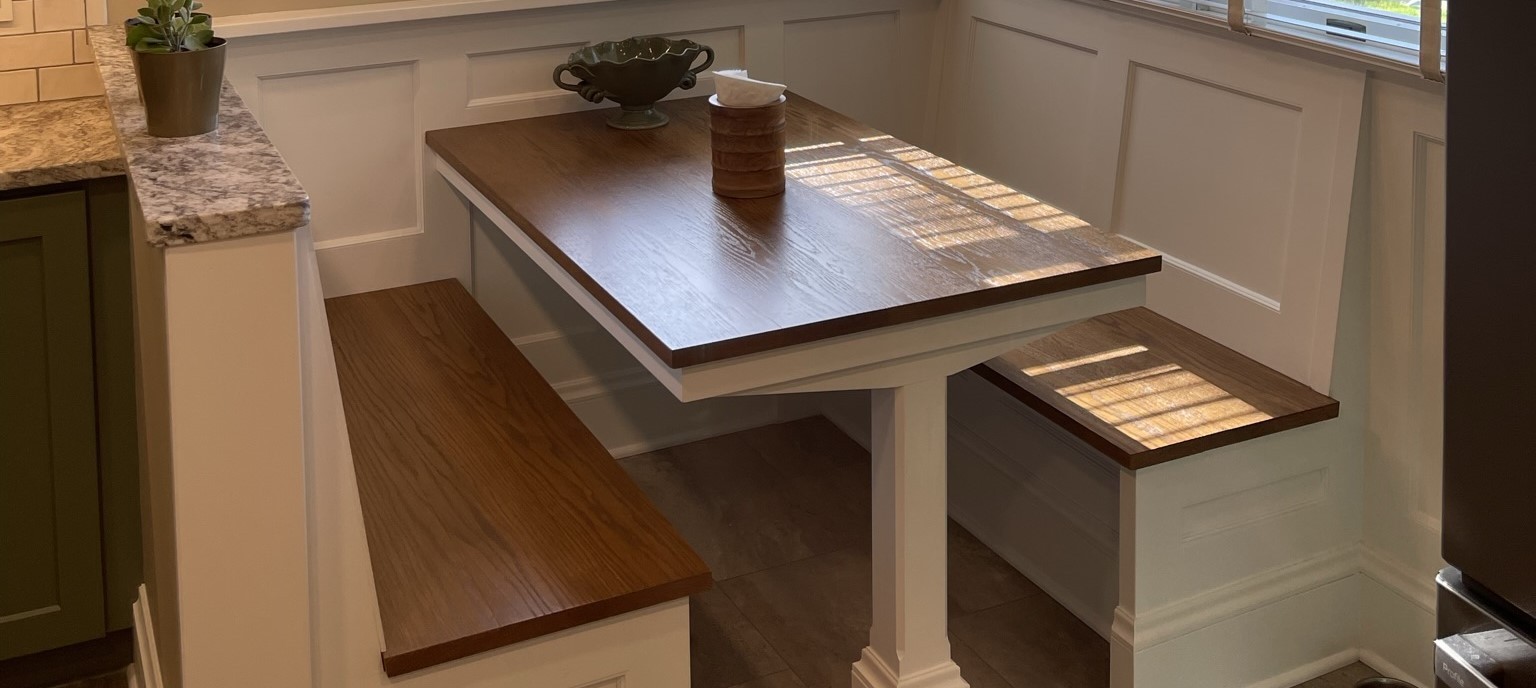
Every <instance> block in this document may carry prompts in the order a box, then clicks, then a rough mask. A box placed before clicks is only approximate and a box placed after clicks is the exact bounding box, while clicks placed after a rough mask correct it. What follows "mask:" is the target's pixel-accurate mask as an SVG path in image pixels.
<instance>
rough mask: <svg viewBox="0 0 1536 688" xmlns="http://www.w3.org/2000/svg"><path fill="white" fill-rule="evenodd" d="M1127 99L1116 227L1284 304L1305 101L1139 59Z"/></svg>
mask: <svg viewBox="0 0 1536 688" xmlns="http://www.w3.org/2000/svg"><path fill="white" fill-rule="evenodd" d="M1127 101H1128V102H1127V106H1126V119H1125V123H1124V133H1123V140H1124V144H1123V146H1124V153H1123V154H1122V156H1121V167H1120V175H1121V182H1120V188H1119V198H1118V202H1117V204H1116V207H1117V210H1118V212H1117V213H1116V215H1115V226H1114V228H1113V229H1114V230H1115V231H1116V232H1118V233H1120V234H1124V235H1126V236H1128V237H1130V238H1132V239H1135V240H1137V241H1139V242H1141V243H1144V244H1147V245H1149V246H1153V247H1155V248H1157V249H1158V250H1160V251H1163V252H1164V253H1165V254H1167V255H1168V256H1170V257H1171V258H1177V259H1178V261H1179V262H1182V263H1189V264H1193V265H1194V266H1198V268H1200V269H1203V271H1204V272H1207V273H1210V274H1213V275H1215V276H1217V277H1219V278H1220V279H1221V283H1226V284H1231V285H1235V286H1236V287H1237V288H1238V289H1239V292H1238V293H1239V295H1240V296H1245V297H1249V298H1257V299H1261V300H1262V301H1261V302H1262V303H1264V304H1265V305H1269V306H1270V307H1271V308H1276V307H1278V306H1279V300H1280V297H1281V288H1282V285H1283V283H1284V280H1285V258H1286V255H1285V249H1286V244H1287V243H1288V241H1289V239H1290V231H1291V218H1292V215H1293V213H1292V212H1291V204H1292V202H1293V200H1294V190H1293V189H1294V184H1293V181H1294V180H1295V178H1296V173H1297V170H1296V163H1297V150H1296V148H1297V146H1298V144H1299V142H1300V133H1301V132H1300V125H1301V109H1300V108H1298V107H1296V106H1293V105H1289V104H1286V103H1281V102H1278V101H1274V100H1271V99H1269V98H1266V97H1264V96H1261V95H1256V94H1253V93H1247V92H1244V91H1239V90H1237V89H1233V88H1227V87H1224V86H1221V85H1219V84H1213V83H1209V82H1205V81H1201V80H1198V79H1192V78H1189V77H1187V76H1185V75H1181V74H1173V73H1170V72H1165V71H1163V70H1160V69H1156V68H1153V67H1148V66H1145V65H1139V64H1133V65H1131V78H1130V86H1129V95H1128V96H1127ZM1170 262H1173V261H1172V260H1170ZM1171 267H1173V268H1174V269H1175V270H1179V271H1182V268H1180V267H1179V266H1178V264H1177V263H1175V264H1174V265H1172V266H1171ZM1180 278H1182V276H1178V275H1170V276H1169V277H1168V279H1180ZM1194 278H1195V279H1202V277H1194ZM1152 298H1153V299H1154V300H1155V299H1156V297H1155V296H1153V297H1152Z"/></svg>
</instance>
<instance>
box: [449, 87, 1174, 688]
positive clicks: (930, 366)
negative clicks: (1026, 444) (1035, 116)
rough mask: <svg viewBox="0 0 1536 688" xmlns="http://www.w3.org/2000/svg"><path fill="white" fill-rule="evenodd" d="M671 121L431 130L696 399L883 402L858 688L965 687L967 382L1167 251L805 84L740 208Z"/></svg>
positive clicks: (876, 433) (590, 298)
mask: <svg viewBox="0 0 1536 688" xmlns="http://www.w3.org/2000/svg"><path fill="white" fill-rule="evenodd" d="M661 107H662V109H664V110H665V111H666V112H667V113H668V114H669V115H670V116H671V123H670V124H669V125H667V126H665V127H662V128H659V129H652V130H648V131H619V130H615V129H609V128H607V127H605V126H604V124H603V122H604V119H605V117H606V113H605V112H603V111H595V110H594V111H584V112H576V113H571V114H562V115H554V116H549V117H539V118H534V119H524V120H515V121H507V122H497V123H493V124H484V125H477V126H469V127H461V128H456V129H446V130H439V131H432V132H429V133H428V134H427V138H426V140H427V146H428V155H429V157H430V160H429V163H430V165H431V166H432V167H433V168H434V169H435V170H436V171H437V172H438V173H439V174H441V175H442V177H443V179H444V180H446V182H447V183H448V184H449V185H451V187H452V188H453V189H454V190H456V191H457V194H458V195H459V196H460V199H459V202H464V203H467V204H469V205H470V206H473V207H474V208H475V209H478V210H479V211H480V212H481V213H482V214H483V215H484V216H485V217H486V218H488V219H489V220H490V222H491V224H493V225H494V226H495V227H496V228H497V229H498V230H500V231H501V232H504V233H505V234H506V235H507V237H509V238H510V239H511V241H512V242H513V243H514V244H515V245H516V246H517V247H518V248H519V249H520V250H522V251H523V252H525V253H526V254H527V256H528V257H529V258H530V259H531V260H532V262H533V263H534V264H536V265H537V266H538V267H539V268H540V269H541V270H543V271H544V272H545V273H547V274H548V276H549V277H550V278H551V279H553V280H554V282H556V283H557V284H558V285H559V286H560V287H561V288H562V289H563V290H564V291H565V292H566V293H567V294H569V295H570V296H571V297H572V298H573V299H575V301H576V302H577V303H578V304H580V305H581V307H582V308H584V309H585V310H586V311H587V312H588V313H589V314H590V315H591V316H592V317H593V318H595V319H596V320H597V322H599V323H600V324H601V325H602V326H603V328H605V329H606V330H607V332H608V333H609V334H611V335H612V336H613V337H614V338H615V339H617V340H618V341H619V342H620V343H621V344H623V346H624V347H625V348H626V349H627V350H628V351H629V352H630V353H631V354H633V355H634V356H635V358H636V359H637V360H638V361H639V362H640V363H641V364H642V365H643V366H644V367H645V368H646V369H647V370H648V371H650V373H651V374H652V375H654V376H655V377H656V379H657V380H659V381H660V382H661V383H662V384H663V385H665V386H666V388H667V389H669V390H671V392H672V393H673V394H674V395H676V397H677V398H678V399H680V400H682V401H685V402H687V401H694V400H699V399H707V398H711V397H720V396H730V395H749V394H752V395H756V394H788V393H804V392H822V391H833V390H870V391H871V394H870V399H871V401H870V405H871V408H870V411H871V414H872V421H873V423H872V428H873V434H872V437H871V453H872V455H873V456H872V467H871V480H870V486H871V490H872V496H873V500H872V505H873V516H872V524H871V533H872V553H873V557H872V569H873V570H872V576H873V618H872V619H871V626H870V633H869V645H868V646H867V647H866V648H865V649H864V651H863V653H862V655H861V656H860V657H859V658H858V660H857V661H856V662H855V663H854V665H853V681H852V685H854V686H856V687H857V686H863V687H866V688H897V687H898V686H923V687H924V688H957V687H960V686H965V685H967V684H966V682H965V680H964V679H963V678H961V676H960V670H959V667H957V666H956V665H955V663H954V662H953V660H951V658H950V646H949V639H948V631H947V624H946V619H947V610H946V599H947V590H946V574H947V572H946V567H947V560H946V556H945V550H946V546H947V542H946V537H947V534H946V516H947V498H948V495H947V490H946V466H945V448H946V447H945V445H946V422H947V413H946V390H947V385H946V378H948V376H950V375H953V374H955V373H957V372H960V371H963V370H965V369H967V368H969V367H971V366H974V365H976V364H979V363H982V362H983V361H986V360H988V359H991V358H992V357H995V356H997V355H999V354H1002V353H1004V352H1006V351H1008V350H1010V349H1012V348H1014V347H1017V346H1019V345H1020V344H1022V343H1024V342H1027V341H1029V340H1031V339H1034V338H1037V337H1040V336H1043V335H1045V334H1048V333H1050V332H1052V331H1055V330H1057V329H1059V328H1061V327H1064V326H1066V325H1069V324H1071V323H1074V322H1077V321H1080V320H1084V319H1087V318H1091V317H1094V316H1098V315H1101V314H1104V313H1108V312H1112V311H1117V310H1121V309H1125V308H1131V307H1134V306H1138V305H1141V304H1142V303H1143V302H1144V300H1145V284H1144V280H1145V276H1146V275H1148V274H1151V273H1154V272H1156V271H1157V270H1159V269H1160V268H1161V257H1160V256H1159V255H1158V254H1157V253H1156V252H1154V251H1151V250H1148V249H1147V248H1145V247H1143V246H1141V245H1139V244H1137V243H1134V242H1131V241H1129V240H1126V239H1124V238H1121V237H1119V236H1116V235H1114V234H1112V233H1109V232H1105V231H1102V230H1099V229H1097V228H1095V227H1093V226H1090V225H1089V224H1088V223H1086V222H1083V221H1082V220H1081V219H1079V218H1077V217H1075V216H1074V215H1072V214H1071V213H1068V212H1065V211H1063V210H1061V209H1058V208H1055V207H1052V206H1050V205H1049V204H1046V203H1043V202H1041V201H1040V200H1038V199H1035V198H1032V197H1030V196H1028V195H1027V194H1024V193H1021V192H1019V191H1017V190H1014V189H1012V188H1009V187H1007V186H1006V185H1003V184H999V183H997V182H995V181H993V180H991V179H988V178H986V177H984V176H982V175H980V174H977V173H975V172H973V171H971V170H968V169H966V168H963V167H961V166H959V165H956V164H954V163H951V162H950V161H948V160H945V159H944V158H941V157H939V156H936V155H934V154H932V153H930V152H928V151H926V150H924V149H922V148H919V147H917V146H914V145H911V144H908V143H906V142H904V141H902V140H900V139H897V138H894V137H892V136H889V135H886V134H884V133H882V132H880V131H877V130H875V129H872V128H870V127H868V126H866V125H864V124H861V123H860V122H858V121H855V120H854V119H852V118H849V117H847V116H844V115H842V114H839V113H837V112H834V111H832V110H830V109H828V108H825V107H822V106H820V105H818V104H816V103H814V102H812V101H810V100H808V99H806V98H803V97H800V96H798V95H796V94H790V95H789V100H788V104H787V112H786V119H787V130H786V137H787V148H786V161H787V162H786V176H787V180H788V183H787V186H786V190H785V193H784V194H783V195H781V196H775V197H770V198H762V199H752V200H736V199H727V198H723V197H719V196H716V195H715V194H713V193H712V192H711V187H710V175H711V166H710V128H709V110H708V106H707V105H706V102H705V100H704V99H703V98H691V99H684V100H674V101H668V102H666V103H663V104H662V105H661ZM438 202H443V201H441V200H439V201H438ZM850 498H851V497H850Z"/></svg>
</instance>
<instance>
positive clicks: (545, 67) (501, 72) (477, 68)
mask: <svg viewBox="0 0 1536 688" xmlns="http://www.w3.org/2000/svg"><path fill="white" fill-rule="evenodd" d="M585 45H587V43H586V42H585V41H581V42H575V43H560V44H556V45H540V46H534V47H528V48H512V49H510V50H495V51H491V52H483V53H470V54H469V55H468V59H469V64H468V71H469V94H468V95H469V102H468V103H466V107H484V106H487V105H501V104H505V103H512V102H517V101H520V100H527V99H529V98H539V97H561V98H563V97H565V96H566V95H567V94H568V93H569V92H568V91H563V90H561V89H558V88H555V87H554V85H553V82H552V80H551V79H550V70H551V68H552V67H553V66H554V65H557V64H560V63H562V62H565V60H566V59H567V58H568V57H569V56H570V54H571V53H572V52H575V51H577V50H580V49H581V48H582V47H583V46H585Z"/></svg>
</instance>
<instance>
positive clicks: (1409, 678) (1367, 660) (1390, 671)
mask: <svg viewBox="0 0 1536 688" xmlns="http://www.w3.org/2000/svg"><path fill="white" fill-rule="evenodd" d="M1360 662H1361V663H1363V664H1365V665H1366V666H1368V667H1370V668H1372V669H1375V670H1376V671H1377V673H1380V674H1381V675H1382V676H1386V677H1388V678H1395V679H1397V680H1399V681H1406V682H1408V683H1411V684H1413V685H1415V686H1418V688H1429V686H1430V685H1431V683H1426V682H1425V681H1424V680H1423V679H1421V678H1419V677H1416V676H1414V675H1413V674H1411V673H1409V672H1407V671H1404V670H1403V669H1402V667H1399V666H1397V665H1396V664H1393V663H1392V662H1390V661H1387V658H1386V657H1383V656H1381V655H1379V654H1377V653H1376V652H1373V651H1371V650H1365V649H1362V650H1360Z"/></svg>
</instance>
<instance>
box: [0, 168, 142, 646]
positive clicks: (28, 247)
mask: <svg viewBox="0 0 1536 688" xmlns="http://www.w3.org/2000/svg"><path fill="white" fill-rule="evenodd" d="M126 193H127V192H126V185H125V183H124V182H123V180H122V179H121V178H109V179H104V180H93V181H90V182H82V183H76V184H71V185H57V186H50V187H43V188H40V189H29V190H23V191H12V192H6V193H4V194H0V660H9V659H11V658H15V657H20V656H22V655H31V654H34V653H38V652H43V651H46V650H53V649H57V648H62V647H66V646H71V645H77V644H80V643H85V642H88V641H92V640H97V639H101V638H103V637H104V636H106V635H107V634H108V633H110V632H113V631H120V630H122V629H126V628H130V627H131V626H132V603H133V599H134V596H135V595H136V592H137V587H138V584H139V582H140V581H141V580H142V579H143V575H142V565H141V562H140V559H141V556H140V545H139V509H138V447H139V443H138V430H137V429H138V421H137V409H136V399H137V383H136V380H135V377H134V350H133V342H134V336H133V311H132V307H133V301H132V286H133V285H132V278H131V264H130V260H131V259H130V249H131V246H130V245H129V244H128V241H130V237H129V236H128V233H129V227H128V207H127V200H126Z"/></svg>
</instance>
